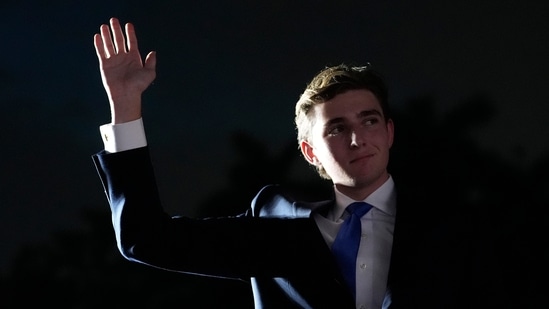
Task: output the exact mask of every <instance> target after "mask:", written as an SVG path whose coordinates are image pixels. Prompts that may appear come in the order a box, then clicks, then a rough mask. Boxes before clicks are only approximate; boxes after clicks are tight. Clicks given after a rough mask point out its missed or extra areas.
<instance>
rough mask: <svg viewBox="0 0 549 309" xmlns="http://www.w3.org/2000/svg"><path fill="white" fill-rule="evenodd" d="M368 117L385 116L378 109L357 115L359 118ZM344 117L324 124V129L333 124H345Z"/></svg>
mask: <svg viewBox="0 0 549 309" xmlns="http://www.w3.org/2000/svg"><path fill="white" fill-rule="evenodd" d="M368 116H379V117H383V115H382V114H381V112H380V111H379V110H377V109H369V110H364V111H361V112H360V113H358V114H357V118H366V117H368ZM343 121H344V120H343V117H336V118H333V119H330V120H328V121H327V122H326V123H325V124H324V127H329V126H331V125H333V124H337V123H341V122H343Z"/></svg>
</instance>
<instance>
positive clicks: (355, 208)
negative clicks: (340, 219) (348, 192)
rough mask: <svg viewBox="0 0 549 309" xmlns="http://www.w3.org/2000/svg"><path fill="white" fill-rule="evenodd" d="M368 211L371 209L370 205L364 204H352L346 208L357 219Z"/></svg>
mask: <svg viewBox="0 0 549 309" xmlns="http://www.w3.org/2000/svg"><path fill="white" fill-rule="evenodd" d="M370 209H372V205H370V204H368V203H366V202H354V203H351V204H349V206H347V208H346V210H347V211H348V212H349V213H350V214H351V215H356V216H358V217H359V218H360V217H362V216H364V215H365V214H366V213H367V212H368V211H370Z"/></svg>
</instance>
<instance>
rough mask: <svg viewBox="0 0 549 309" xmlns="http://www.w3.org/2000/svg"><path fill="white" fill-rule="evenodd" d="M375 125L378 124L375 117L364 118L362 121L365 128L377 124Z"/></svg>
mask: <svg viewBox="0 0 549 309" xmlns="http://www.w3.org/2000/svg"><path fill="white" fill-rule="evenodd" d="M377 123H379V119H378V118H376V117H372V118H364V121H363V124H364V125H365V126H368V127H370V126H373V125H375V124H377Z"/></svg>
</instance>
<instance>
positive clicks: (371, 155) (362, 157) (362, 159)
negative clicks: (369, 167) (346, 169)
mask: <svg viewBox="0 0 549 309" xmlns="http://www.w3.org/2000/svg"><path fill="white" fill-rule="evenodd" d="M373 156H374V155H373V154H366V155H362V156H359V157H356V158H354V159H352V160H351V164H353V163H357V162H360V161H364V160H369V159H370V158H372V157H373Z"/></svg>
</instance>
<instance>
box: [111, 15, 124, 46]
mask: <svg viewBox="0 0 549 309" xmlns="http://www.w3.org/2000/svg"><path fill="white" fill-rule="evenodd" d="M111 30H112V35H113V38H114V45H115V47H116V53H125V52H126V43H125V40H124V34H123V33H122V28H121V27H120V22H119V21H118V19H117V18H111Z"/></svg>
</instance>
